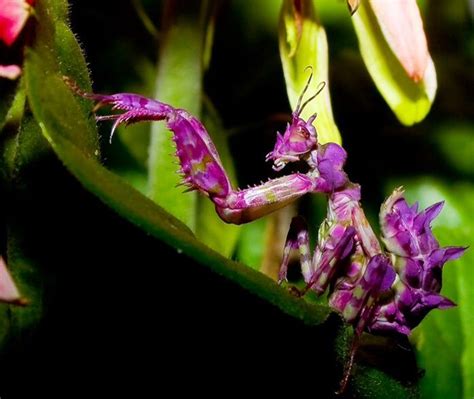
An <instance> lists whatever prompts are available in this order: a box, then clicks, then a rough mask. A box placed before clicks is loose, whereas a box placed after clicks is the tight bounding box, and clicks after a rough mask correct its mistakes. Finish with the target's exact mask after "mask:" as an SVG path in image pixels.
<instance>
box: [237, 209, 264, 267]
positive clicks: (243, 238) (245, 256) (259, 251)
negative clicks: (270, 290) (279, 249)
mask: <svg viewBox="0 0 474 399" xmlns="http://www.w3.org/2000/svg"><path fill="white" fill-rule="evenodd" d="M267 224H268V218H266V217H264V218H261V219H258V220H256V221H254V222H252V223H247V224H244V225H242V227H241V232H240V236H239V242H238V244H237V250H236V257H237V259H238V260H239V261H241V262H243V263H245V264H246V265H248V266H250V267H251V268H252V269H254V270H260V268H261V267H262V262H263V255H264V253H265V241H266V235H265V232H266V231H267Z"/></svg>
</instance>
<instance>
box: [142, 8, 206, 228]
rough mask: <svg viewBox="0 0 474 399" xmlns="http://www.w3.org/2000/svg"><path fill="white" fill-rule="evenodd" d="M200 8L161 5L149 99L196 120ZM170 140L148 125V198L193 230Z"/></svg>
mask: <svg viewBox="0 0 474 399" xmlns="http://www.w3.org/2000/svg"><path fill="white" fill-rule="evenodd" d="M201 3H202V2H200V1H197V0H192V1H189V0H186V1H185V0H168V1H167V2H166V4H165V10H164V14H163V18H164V21H163V32H162V41H161V48H160V57H159V65H158V73H157V79H156V91H155V98H157V99H159V100H160V101H163V102H166V103H169V104H172V105H173V106H174V107H176V108H184V109H186V110H187V111H189V113H191V114H193V115H194V116H196V117H198V118H199V117H200V113H201V94H202V76H203V59H202V58H203V44H204V38H205V25H204V23H203V21H202V18H201V15H202V13H201V11H202V8H203V6H201ZM205 3H206V2H204V3H203V4H205ZM171 137H172V134H171V133H170V132H169V131H168V129H167V128H166V126H165V125H163V124H162V123H155V124H154V125H153V126H152V131H151V141H150V147H149V154H148V157H149V158H148V172H149V173H148V189H149V196H150V198H151V199H152V200H153V201H155V202H156V203H158V204H159V205H161V206H162V207H163V208H165V209H166V210H167V211H168V212H170V213H171V214H173V215H174V216H176V217H177V218H178V219H180V220H181V221H183V222H184V223H185V224H186V225H187V226H188V227H189V228H190V229H191V230H193V231H194V230H195V227H196V203H197V197H196V193H188V194H186V195H183V188H182V187H176V186H177V185H178V184H179V183H180V181H181V177H180V176H179V175H178V173H176V171H177V169H178V166H176V158H175V155H174V152H175V148H174V144H173V141H172V140H171Z"/></svg>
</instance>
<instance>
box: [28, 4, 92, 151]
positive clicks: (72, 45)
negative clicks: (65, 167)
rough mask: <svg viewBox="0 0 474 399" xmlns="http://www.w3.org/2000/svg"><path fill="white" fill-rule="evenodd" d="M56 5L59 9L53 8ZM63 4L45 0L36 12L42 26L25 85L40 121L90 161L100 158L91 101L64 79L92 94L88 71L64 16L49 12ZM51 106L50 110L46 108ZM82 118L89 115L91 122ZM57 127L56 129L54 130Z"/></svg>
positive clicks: (29, 64)
mask: <svg viewBox="0 0 474 399" xmlns="http://www.w3.org/2000/svg"><path fill="white" fill-rule="evenodd" d="M52 3H54V4H55V6H52ZM60 3H61V4H62V3H64V4H67V3H65V2H62V1H52V0H45V1H42V2H41V3H39V4H38V5H37V7H36V8H35V11H36V17H37V19H38V24H37V27H36V36H35V40H34V43H33V45H32V46H31V48H29V49H27V52H26V60H25V81H26V86H27V92H28V101H29V104H30V106H31V108H32V109H33V112H34V113H35V116H36V117H37V118H38V116H39V115H41V118H40V119H41V120H43V121H44V123H45V124H47V125H48V127H49V128H54V129H57V130H60V131H62V132H63V134H64V135H65V136H66V137H68V138H69V139H71V140H73V141H74V142H76V143H80V144H81V148H82V149H83V150H84V151H85V153H86V154H87V155H88V156H90V157H97V156H98V155H99V147H98V138H97V132H96V129H95V121H94V117H93V116H92V115H91V114H90V101H87V100H83V99H81V98H78V97H77V96H75V95H74V94H73V93H72V91H71V89H70V88H69V87H68V86H67V85H66V84H65V82H64V80H63V76H64V75H67V76H69V77H71V78H72V79H74V80H75V81H76V82H77V83H78V84H79V85H80V86H81V87H83V88H84V90H86V91H90V90H91V88H90V81H89V78H88V71H87V68H86V63H85V61H84V58H83V56H82V55H81V52H80V49H79V47H78V45H77V42H76V41H75V38H74V35H73V34H72V32H71V31H70V30H69V28H67V26H66V21H64V20H62V19H60V18H61V17H64V14H63V13H61V14H60V15H55V14H54V13H51V12H48V10H59V11H61V10H63V7H59V5H58V4H60ZM45 104H48V106H44V105H45ZM82 115H89V116H88V118H84V117H82ZM52 124H54V127H53V126H51V125H52Z"/></svg>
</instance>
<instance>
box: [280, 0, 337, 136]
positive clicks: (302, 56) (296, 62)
mask: <svg viewBox="0 0 474 399" xmlns="http://www.w3.org/2000/svg"><path fill="white" fill-rule="evenodd" d="M296 4H299V5H300V9H297V8H296ZM279 42H280V58H281V62H282V65H283V72H284V74H285V81H286V90H287V93H288V98H289V100H290V104H291V108H292V109H293V110H294V109H295V108H296V104H297V102H298V98H299V97H300V95H301V93H302V91H303V88H304V87H305V86H306V83H307V81H308V76H309V73H308V72H306V73H305V68H306V67H308V66H311V67H312V68H313V72H314V76H313V80H312V82H311V84H310V86H309V89H308V96H311V95H312V94H314V93H315V92H316V91H317V90H318V85H319V84H320V83H321V82H326V87H325V89H324V90H323V91H322V92H321V94H320V95H319V96H318V97H317V98H316V99H314V100H313V101H311V102H310V103H309V104H308V105H307V106H306V107H305V109H304V110H303V112H302V114H301V116H302V117H303V118H304V119H308V118H309V117H310V116H311V115H313V114H315V113H317V114H318V118H317V119H316V123H317V125H318V141H319V142H320V143H321V144H324V143H327V142H334V143H338V144H341V134H340V133H339V129H338V128H337V126H336V123H335V122H334V118H333V115H332V108H331V99H330V96H329V76H328V43H327V38H326V32H325V31H324V28H323V27H322V26H321V25H320V24H319V23H318V21H317V18H316V14H315V11H314V8H313V4H312V2H311V1H310V0H303V1H301V2H294V1H292V0H285V1H283V4H282V8H281V12H280V27H279Z"/></svg>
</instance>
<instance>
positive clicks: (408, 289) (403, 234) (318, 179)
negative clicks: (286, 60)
mask: <svg viewBox="0 0 474 399" xmlns="http://www.w3.org/2000/svg"><path fill="white" fill-rule="evenodd" d="M312 76H313V73H312V71H311V74H310V76H309V78H308V81H307V84H306V86H305V88H304V89H303V91H302V93H301V95H300V97H299V100H298V103H297V106H296V109H295V110H294V111H293V113H292V117H291V121H290V122H289V123H288V124H287V126H286V129H285V131H284V133H283V134H280V133H277V136H276V142H275V145H274V148H273V150H272V151H271V152H269V153H268V154H267V156H266V161H272V162H273V166H272V167H273V169H274V170H275V171H280V170H282V169H284V168H285V167H286V166H287V165H288V164H290V163H294V162H304V163H306V165H307V171H306V172H305V173H299V172H295V173H290V174H288V175H286V176H282V177H277V178H274V179H269V180H268V181H267V182H265V183H262V184H260V185H257V186H254V187H249V188H247V189H244V190H239V189H235V188H233V187H232V185H231V183H230V180H229V178H228V176H227V173H226V171H225V169H224V167H223V165H222V162H221V160H220V158H219V154H218V152H217V150H216V147H215V146H214V144H213V142H212V140H211V138H210V136H209V134H208V132H207V131H206V128H205V127H204V126H203V124H202V123H201V122H200V121H199V120H198V119H197V118H196V117H194V116H193V115H191V114H190V113H188V112H187V111H186V110H184V109H179V108H175V107H173V106H172V105H169V104H165V103H163V102H160V101H158V100H153V99H149V98H146V97H143V96H140V95H137V94H132V93H118V94H112V95H101V94H91V93H85V92H83V91H82V90H80V89H79V88H78V87H77V86H76V85H75V84H74V83H72V82H71V81H70V80H67V82H68V84H69V85H70V86H71V87H72V88H73V90H74V91H75V92H76V93H77V94H79V95H81V96H83V97H85V98H88V99H90V100H92V101H94V102H96V103H97V106H96V109H98V108H101V107H103V106H111V107H112V109H113V110H117V111H119V112H118V113H116V114H111V115H105V116H98V117H97V120H99V121H103V120H113V121H114V124H113V128H112V135H113V133H114V131H115V128H116V127H117V126H118V125H120V124H131V123H135V122H141V121H164V122H165V123H166V125H167V127H168V129H169V130H171V131H172V132H173V140H174V142H175V144H176V157H177V158H178V160H179V163H180V172H179V173H180V174H181V175H182V177H183V180H182V184H183V185H184V186H186V187H187V189H188V190H197V191H199V192H200V193H201V194H203V195H205V196H207V197H208V198H209V200H211V201H212V202H213V203H214V205H215V209H216V212H217V214H218V215H219V216H220V218H221V219H222V220H223V221H224V222H226V223H233V224H242V223H248V222H251V221H253V220H256V219H258V218H261V217H263V216H265V215H268V214H269V213H271V212H274V211H276V210H278V209H280V208H282V207H285V206H286V205H288V204H289V203H291V202H293V201H295V200H297V199H298V198H300V197H302V196H303V195H306V194H317V195H324V196H326V197H327V200H328V207H327V216H326V219H325V220H324V221H323V223H322V224H321V226H320V228H319V231H318V240H317V244H316V248H315V249H314V251H313V253H312V254H311V248H310V244H309V242H310V241H309V232H308V226H307V224H306V222H305V221H304V219H303V218H302V217H301V216H297V217H295V218H294V219H293V220H292V222H291V225H290V229H289V233H288V236H287V239H286V244H285V247H284V250H283V257H282V262H281V266H280V271H279V283H280V284H283V283H284V282H285V281H286V277H287V271H288V267H289V259H290V253H291V251H292V250H297V251H298V252H299V255H300V263H301V271H302V275H303V278H304V281H305V284H306V285H305V287H304V288H303V289H302V290H297V289H295V288H293V289H292V292H294V293H295V294H296V295H298V296H303V295H304V294H305V293H306V292H307V291H309V290H312V291H314V292H315V293H316V294H317V295H322V294H323V293H325V292H328V302H329V306H330V307H331V308H332V309H334V310H335V311H337V312H338V313H339V314H340V315H341V316H342V318H343V319H344V320H345V321H346V322H347V323H350V324H351V325H353V327H354V332H355V340H354V345H353V349H352V351H351V355H350V359H349V362H348V364H349V365H348V367H347V370H346V373H345V376H344V378H343V381H342V384H341V390H344V388H345V386H346V384H347V381H348V378H349V374H350V369H351V367H352V362H353V360H354V353H355V350H356V347H357V344H356V343H357V339H358V337H360V335H361V334H362V332H364V331H366V332H369V333H373V334H401V335H409V334H410V333H411V331H412V329H413V328H414V327H416V326H417V325H418V324H419V323H420V322H421V320H422V319H423V318H424V317H425V316H426V314H427V313H428V312H429V311H430V310H432V309H435V308H440V309H445V308H449V307H452V306H454V303H453V302H451V301H450V300H449V299H447V298H445V297H443V296H441V295H440V290H441V269H442V267H443V265H444V263H446V262H447V261H449V260H453V259H456V258H458V257H460V256H461V255H462V254H463V252H464V251H465V248H463V247H444V248H441V247H440V246H439V243H438V241H437V240H436V238H435V237H434V235H433V232H432V231H431V222H432V220H433V219H434V218H435V217H436V216H437V215H438V214H439V212H440V211H441V209H442V206H443V203H437V204H434V205H432V206H431V207H429V208H427V209H425V210H423V211H421V212H419V211H418V205H417V204H415V205H412V206H410V205H408V203H407V202H406V200H405V198H404V195H403V190H402V189H401V188H398V189H395V190H394V191H393V193H392V194H391V195H390V196H389V197H388V198H387V200H386V201H385V202H384V203H383V204H382V207H381V211H380V224H381V231H382V238H381V240H379V238H378V237H377V236H376V234H375V233H374V231H373V229H372V227H371V225H370V223H369V222H368V220H367V218H366V216H365V214H364V211H363V208H362V205H361V202H360V199H361V187H360V186H359V185H358V184H355V183H353V182H351V181H350V180H349V178H348V176H347V174H346V173H345V171H344V169H343V168H344V164H345V161H346V158H347V154H346V151H345V150H344V149H343V148H342V147H341V146H340V145H338V144H336V143H326V144H320V143H318V134H317V130H316V127H315V125H314V124H315V122H316V119H317V115H312V116H311V117H310V118H308V119H307V120H305V119H303V118H302V117H301V112H302V111H303V109H304V108H305V106H306V105H307V104H308V103H309V102H311V101H313V100H315V98H316V97H317V95H318V93H319V92H320V91H321V90H322V89H323V88H324V86H325V84H324V83H322V84H320V86H319V88H318V90H317V92H316V93H314V94H313V95H312V96H310V97H309V98H308V99H307V100H306V101H305V100H304V98H305V95H306V93H307V90H308V87H309V84H310V82H311V79H312ZM112 135H111V137H112ZM381 241H382V243H381Z"/></svg>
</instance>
